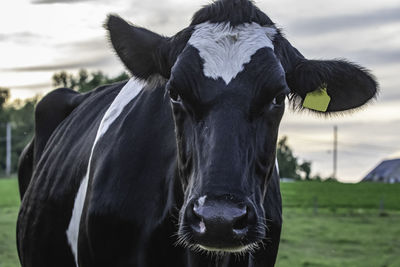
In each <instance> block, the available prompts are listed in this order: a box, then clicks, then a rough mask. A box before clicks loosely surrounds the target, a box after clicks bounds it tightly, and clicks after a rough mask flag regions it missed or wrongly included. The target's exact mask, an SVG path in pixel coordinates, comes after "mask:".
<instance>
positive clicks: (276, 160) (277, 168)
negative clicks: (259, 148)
mask: <svg viewBox="0 0 400 267" xmlns="http://www.w3.org/2000/svg"><path fill="white" fill-rule="evenodd" d="M275 168H276V172H277V173H278V176H279V164H278V158H275Z"/></svg>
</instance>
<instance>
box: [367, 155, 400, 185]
mask: <svg viewBox="0 0 400 267" xmlns="http://www.w3.org/2000/svg"><path fill="white" fill-rule="evenodd" d="M362 181H369V182H384V183H400V159H392V160H385V161H382V162H381V163H380V164H379V165H378V166H376V167H375V169H373V170H372V171H371V172H370V173H369V174H368V175H367V176H365V178H364V179H363V180H362Z"/></svg>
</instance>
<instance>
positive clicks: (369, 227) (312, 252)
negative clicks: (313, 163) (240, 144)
mask: <svg viewBox="0 0 400 267" xmlns="http://www.w3.org/2000/svg"><path fill="white" fill-rule="evenodd" d="M282 196H283V205H284V214H283V217H284V226H283V233H282V240H281V245H280V250H279V257H278V263H277V266H278V267H286V266H288V267H289V266H290V267H293V266H340V267H343V266H346V267H347V266H360V267H361V266H362V267H400V184H396V185H388V184H372V183H365V184H339V183H319V182H298V183H284V184H282ZM18 205H19V198H18V189H17V181H16V179H6V180H4V179H0V267H15V266H19V265H18V259H17V252H16V248H15V221H16V217H17V213H18Z"/></svg>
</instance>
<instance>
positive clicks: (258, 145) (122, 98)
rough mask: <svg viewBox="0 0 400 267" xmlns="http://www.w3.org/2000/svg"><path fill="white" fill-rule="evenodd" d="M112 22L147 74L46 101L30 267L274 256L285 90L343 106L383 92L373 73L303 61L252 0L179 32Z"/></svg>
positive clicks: (28, 208) (39, 129)
mask: <svg viewBox="0 0 400 267" xmlns="http://www.w3.org/2000/svg"><path fill="white" fill-rule="evenodd" d="M107 28H108V30H109V32H110V39H111V41H112V43H113V45H114V48H115V49H116V52H117V54H118V55H119V57H120V58H121V59H122V61H123V62H124V64H125V65H126V66H127V67H128V69H129V70H130V71H131V72H132V74H133V75H134V78H131V79H130V80H129V81H128V82H123V83H119V84H114V85H108V86H104V87H101V88H98V89H96V90H95V91H94V92H92V93H89V94H84V95H80V94H77V93H75V92H73V91H72V90H69V89H59V90H56V91H54V92H52V93H51V94H49V95H48V96H46V97H45V98H44V99H43V100H42V101H41V102H40V103H39V104H38V107H37V111H36V128H35V137H34V139H33V141H32V142H31V143H30V144H29V145H28V147H27V148H26V149H25V150H24V153H23V155H22V157H21V162H20V170H19V179H20V193H21V197H22V204H21V209H20V214H19V218H18V226H17V228H18V229H17V234H18V238H17V239H18V251H19V256H20V260H21V262H22V265H23V266H24V267H47V266H49V267H50V266H51V267H53V266H66V267H67V266H79V267H92V266H93V267H99V266H100V267H101V266H107V267H108V266H137V267H150V266H154V267H155V266H174V267H183V266H185V267H195V266H197V267H203V266H218V267H222V266H230V267H245V266H246V267H266V266H274V264H275V260H276V256H277V252H278V246H279V238H280V232H281V225H282V218H281V214H282V211H281V196H280V190H279V176H278V171H277V168H276V164H275V152H276V140H277V136H278V127H279V123H280V120H281V118H282V116H283V113H284V108H285V101H284V100H285V96H287V95H289V94H290V95H292V96H293V97H292V99H291V100H292V101H294V103H296V101H297V102H299V103H300V104H301V103H302V101H303V100H304V98H305V96H306V95H307V93H309V92H312V91H316V90H320V89H321V88H322V87H324V88H325V89H326V90H327V93H328V94H329V95H330V97H331V102H330V103H329V106H328V107H327V108H326V112H336V111H344V110H348V109H352V108H356V107H359V106H361V105H363V104H365V103H366V102H368V101H369V100H370V99H371V98H373V97H374V95H375V93H376V90H377V84H376V82H375V81H374V79H373V77H372V76H371V75H369V74H368V72H366V71H365V70H364V69H363V68H360V67H359V66H357V65H355V64H351V63H348V62H346V61H343V60H342V61H337V60H336V61H316V60H308V59H306V58H304V56H302V55H301V54H300V53H299V51H297V49H295V48H294V47H292V46H291V44H290V43H289V42H288V41H287V40H286V39H285V38H284V37H283V36H282V35H281V34H280V32H279V30H278V29H276V27H275V26H274V24H273V22H272V21H271V20H270V19H269V18H268V17H267V16H266V15H265V14H264V13H262V12H261V11H260V10H259V9H257V8H256V7H255V6H254V5H253V3H252V2H250V1H248V0H219V1H216V2H214V3H213V4H211V5H209V6H206V7H204V8H203V9H201V10H200V11H199V12H197V13H196V15H195V16H194V18H193V21H192V24H191V25H190V26H189V27H188V28H186V29H184V30H183V31H181V32H180V33H178V34H177V35H175V36H174V37H172V38H166V37H162V36H160V35H157V34H155V33H153V32H150V31H148V30H146V29H143V28H138V27H135V26H132V25H129V24H128V23H126V22H125V21H124V20H122V19H121V18H119V17H116V16H110V17H109V19H108V22H107ZM25 191H26V192H25Z"/></svg>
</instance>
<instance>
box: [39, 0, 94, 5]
mask: <svg viewBox="0 0 400 267" xmlns="http://www.w3.org/2000/svg"><path fill="white" fill-rule="evenodd" d="M88 1H93V0H33V1H32V4H57V3H64V4H73V3H79V2H88Z"/></svg>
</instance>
